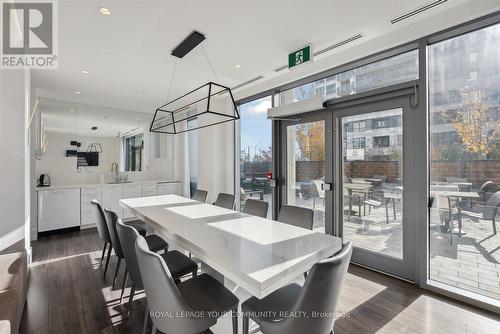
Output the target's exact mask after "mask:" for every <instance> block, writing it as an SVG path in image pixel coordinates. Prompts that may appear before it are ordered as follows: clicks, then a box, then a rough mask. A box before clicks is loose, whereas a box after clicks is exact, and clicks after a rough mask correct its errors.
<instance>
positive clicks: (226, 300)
mask: <svg viewBox="0 0 500 334" xmlns="http://www.w3.org/2000/svg"><path fill="white" fill-rule="evenodd" d="M135 249H136V253H137V261H138V263H139V270H140V272H141V277H142V281H143V283H144V288H145V290H146V299H147V303H148V308H149V310H150V311H151V313H156V312H157V313H159V314H163V313H164V312H166V311H168V312H169V313H171V314H187V315H189V316H185V317H175V316H174V317H168V316H165V317H153V318H152V320H153V331H152V334H156V333H157V330H160V331H162V332H164V333H175V334H192V333H201V332H204V331H206V330H208V329H209V328H210V327H212V326H213V325H215V324H216V323H217V319H218V318H219V317H220V316H222V315H223V314H225V313H227V312H231V314H232V318H233V334H237V333H238V318H237V310H238V303H239V301H238V298H237V297H236V296H235V295H234V294H233V293H232V292H231V291H229V290H228V289H226V288H225V287H224V286H223V285H222V284H221V283H219V281H217V280H215V279H214V278H212V277H211V276H209V275H207V274H202V275H200V276H196V277H194V278H192V279H189V280H187V281H184V282H182V283H179V284H177V285H176V284H175V282H174V279H173V277H172V274H171V272H170V270H169V269H168V267H167V265H166V263H165V261H164V260H163V258H162V257H161V256H159V255H158V254H155V253H153V252H151V251H150V250H148V247H147V243H146V241H145V240H144V238H143V237H142V236H139V237H137V241H136V244H135Z"/></svg>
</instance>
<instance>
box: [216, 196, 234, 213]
mask: <svg viewBox="0 0 500 334" xmlns="http://www.w3.org/2000/svg"><path fill="white" fill-rule="evenodd" d="M214 205H216V206H219V207H221V208H225V209H230V210H232V209H233V208H234V195H232V194H226V193H220V194H219V196H217V200H216V201H215V203H214Z"/></svg>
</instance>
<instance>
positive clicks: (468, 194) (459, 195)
mask: <svg viewBox="0 0 500 334" xmlns="http://www.w3.org/2000/svg"><path fill="white" fill-rule="evenodd" d="M431 195H432V196H439V195H440V196H445V197H448V200H449V201H451V200H455V201H456V203H457V213H458V228H457V229H455V228H454V229H452V230H451V233H453V234H457V235H459V236H462V235H465V234H466V232H465V231H464V230H463V229H462V200H463V199H477V198H479V194H478V193H477V192H473V191H431ZM450 203H451V202H450Z"/></svg>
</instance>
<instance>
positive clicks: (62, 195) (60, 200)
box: [38, 188, 80, 232]
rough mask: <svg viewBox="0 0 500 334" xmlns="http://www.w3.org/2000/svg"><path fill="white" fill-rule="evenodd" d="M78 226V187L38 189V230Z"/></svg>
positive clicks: (44, 230)
mask: <svg viewBox="0 0 500 334" xmlns="http://www.w3.org/2000/svg"><path fill="white" fill-rule="evenodd" d="M75 226H80V188H76V189H58V190H43V191H38V232H46V231H52V230H59V229H62V228H68V227H75Z"/></svg>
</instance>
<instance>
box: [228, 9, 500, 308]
mask: <svg viewBox="0 0 500 334" xmlns="http://www.w3.org/2000/svg"><path fill="white" fill-rule="evenodd" d="M498 23H500V12H498V11H497V12H493V13H490V14H487V15H484V16H481V17H479V18H476V19H472V20H469V21H467V22H464V23H461V24H458V25H455V26H453V27H450V28H447V29H443V30H440V31H437V32H435V33H431V34H429V35H427V36H423V37H421V38H418V39H415V40H413V41H410V42H408V43H403V44H401V45H399V46H395V47H392V48H388V49H386V50H383V51H381V52H376V53H373V54H371V55H368V56H366V57H362V58H360V59H357V60H354V61H351V62H346V63H344V64H343V65H340V66H337V67H334V68H330V69H327V70H323V71H320V72H317V73H315V74H312V75H310V76H306V77H303V78H300V79H298V80H294V81H291V82H289V83H286V84H283V85H280V86H276V87H273V88H270V89H267V90H263V91H261V92H259V93H257V94H253V95H249V96H246V97H244V98H242V99H239V100H238V101H237V103H238V104H241V103H245V102H247V101H252V100H255V99H258V98H260V97H263V96H266V95H272V96H273V106H275V105H276V104H278V101H279V99H278V98H277V97H279V93H280V92H282V91H284V90H288V89H292V88H295V87H298V86H301V85H304V84H307V83H311V82H315V81H319V80H322V79H325V78H327V77H330V76H333V75H335V74H338V73H341V72H345V71H348V70H351V69H354V68H356V67H360V66H363V65H366V64H369V63H373V62H376V61H379V60H382V59H385V58H389V57H392V56H395V55H397V54H400V53H404V52H407V51H410V50H412V49H418V63H419V68H418V73H419V75H418V80H412V81H411V82H406V83H402V84H398V85H394V86H391V87H384V88H381V89H376V90H374V91H367V92H363V93H357V94H355V95H351V96H347V97H348V98H346V99H342V100H343V102H344V101H345V103H349V101H351V100H354V99H360V98H362V97H370V96H373V95H376V94H386V95H390V94H391V92H393V91H395V90H396V89H398V88H399V89H402V88H410V87H411V88H412V89H414V90H415V93H416V94H417V96H418V99H417V101H415V102H417V104H416V110H415V112H416V113H418V117H417V118H416V121H415V124H414V127H415V128H417V129H419V138H421V139H420V141H419V144H422V145H416V146H417V147H415V148H413V154H415V156H416V157H417V158H418V159H420V161H425V163H424V164H423V166H421V167H422V168H415V175H414V177H415V179H417V180H418V181H419V182H418V186H417V187H416V189H415V194H416V198H417V200H416V201H415V203H413V204H414V207H420V208H427V205H428V180H429V178H428V174H429V170H428V168H429V166H428V159H429V157H430V156H429V154H428V153H429V152H428V142H429V139H430V138H429V133H428V124H429V116H430V115H428V103H429V96H428V95H427V93H428V92H427V80H428V73H427V70H428V66H427V47H428V46H429V45H431V44H434V43H437V42H440V41H443V40H446V39H450V38H453V37H456V36H460V35H463V34H467V33H469V32H472V31H475V30H479V29H482V28H485V27H488V26H491V25H494V24H498ZM325 105H326V102H325ZM499 115H500V112H499ZM273 123H274V125H273V140H274V139H276V136H277V135H275V132H276V131H275V130H276V129H278V128H279V121H273ZM278 138H279V136H278ZM342 145H347V143H343V144H342ZM277 149H278V148H277V146H276V145H275V143H274V141H273V150H277ZM238 153H239V152H238ZM277 154H278V153H276V154H275V153H274V152H273V156H277ZM276 171H277V170H276V169H273V172H276ZM274 175H276V174H274ZM277 203H279V201H278V202H277ZM414 218H415V219H417V220H418V221H420V223H419V226H422V225H425V228H421V229H417V230H416V231H415V244H416V245H419V246H422V245H427V246H428V245H429V239H428V232H429V213H428V210H427V209H426V210H415V213H414ZM334 228H335V227H334ZM427 246H425V247H424V249H423V250H422V253H423V254H420V255H419V256H418V257H417V258H416V261H415V273H416V277H415V283H417V284H418V285H419V286H420V287H421V288H424V289H427V290H430V291H433V292H436V293H439V294H441V295H445V296H448V297H451V298H454V299H456V300H459V301H462V302H466V303H468V304H471V305H474V306H477V307H480V308H483V309H486V310H489V311H493V312H496V313H500V303H498V301H494V300H492V299H491V298H487V297H483V296H481V295H477V294H471V293H464V291H463V290H458V289H453V288H452V287H450V286H444V285H443V284H440V283H436V282H431V281H430V280H429V279H428V273H429V272H428V270H429V268H428V247H427Z"/></svg>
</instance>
